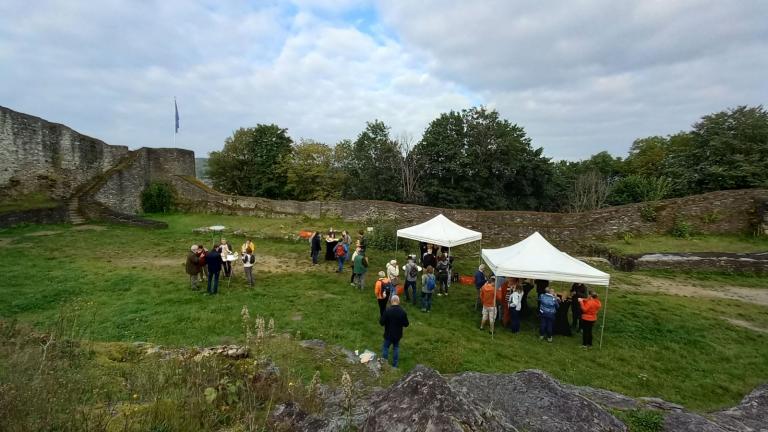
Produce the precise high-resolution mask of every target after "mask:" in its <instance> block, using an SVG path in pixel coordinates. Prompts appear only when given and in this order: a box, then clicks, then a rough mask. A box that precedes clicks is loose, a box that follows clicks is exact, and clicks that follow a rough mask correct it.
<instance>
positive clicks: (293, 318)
mask: <svg viewBox="0 0 768 432" xmlns="http://www.w3.org/2000/svg"><path fill="white" fill-rule="evenodd" d="M303 319H304V315H302V314H300V313H295V314H293V315H291V321H301V320H303Z"/></svg>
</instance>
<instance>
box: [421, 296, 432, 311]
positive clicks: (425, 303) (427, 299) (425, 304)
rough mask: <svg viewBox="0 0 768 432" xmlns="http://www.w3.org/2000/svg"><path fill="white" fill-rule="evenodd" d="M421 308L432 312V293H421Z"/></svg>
mask: <svg viewBox="0 0 768 432" xmlns="http://www.w3.org/2000/svg"><path fill="white" fill-rule="evenodd" d="M421 308H422V309H426V310H432V293H431V292H428V293H426V292H423V291H422V292H421Z"/></svg>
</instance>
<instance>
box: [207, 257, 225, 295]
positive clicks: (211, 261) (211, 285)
mask: <svg viewBox="0 0 768 432" xmlns="http://www.w3.org/2000/svg"><path fill="white" fill-rule="evenodd" d="M205 262H206V263H207V265H208V294H211V295H212V294H216V293H218V292H219V272H220V271H221V254H219V251H218V250H216V249H211V251H210V252H208V255H206V256H205Z"/></svg>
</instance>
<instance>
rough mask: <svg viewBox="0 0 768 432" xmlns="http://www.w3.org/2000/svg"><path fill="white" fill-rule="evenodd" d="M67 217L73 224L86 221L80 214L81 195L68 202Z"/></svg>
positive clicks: (80, 223)
mask: <svg viewBox="0 0 768 432" xmlns="http://www.w3.org/2000/svg"><path fill="white" fill-rule="evenodd" d="M67 218H68V219H69V222H70V223H71V224H72V225H82V224H84V223H85V222H86V220H85V218H84V217H83V216H82V215H81V214H80V197H79V196H74V197H72V199H70V200H69V202H68V203H67Z"/></svg>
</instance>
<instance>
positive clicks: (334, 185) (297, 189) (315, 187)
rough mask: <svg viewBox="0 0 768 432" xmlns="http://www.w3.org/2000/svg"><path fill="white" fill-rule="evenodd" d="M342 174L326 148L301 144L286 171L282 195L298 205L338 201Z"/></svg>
mask: <svg viewBox="0 0 768 432" xmlns="http://www.w3.org/2000/svg"><path fill="white" fill-rule="evenodd" d="M345 178H346V177H345V175H344V172H343V171H342V170H341V169H339V168H338V167H337V166H336V163H335V158H334V150H333V149H332V148H330V147H329V146H327V145H326V144H323V143H320V142H316V141H312V140H301V141H300V142H299V144H297V145H295V146H294V147H293V151H292V152H291V157H290V159H289V162H288V164H287V167H286V188H285V191H286V194H287V196H289V197H290V198H292V199H297V200H301V201H309V200H332V199H340V198H341V193H342V186H343V184H344V182H345Z"/></svg>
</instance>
